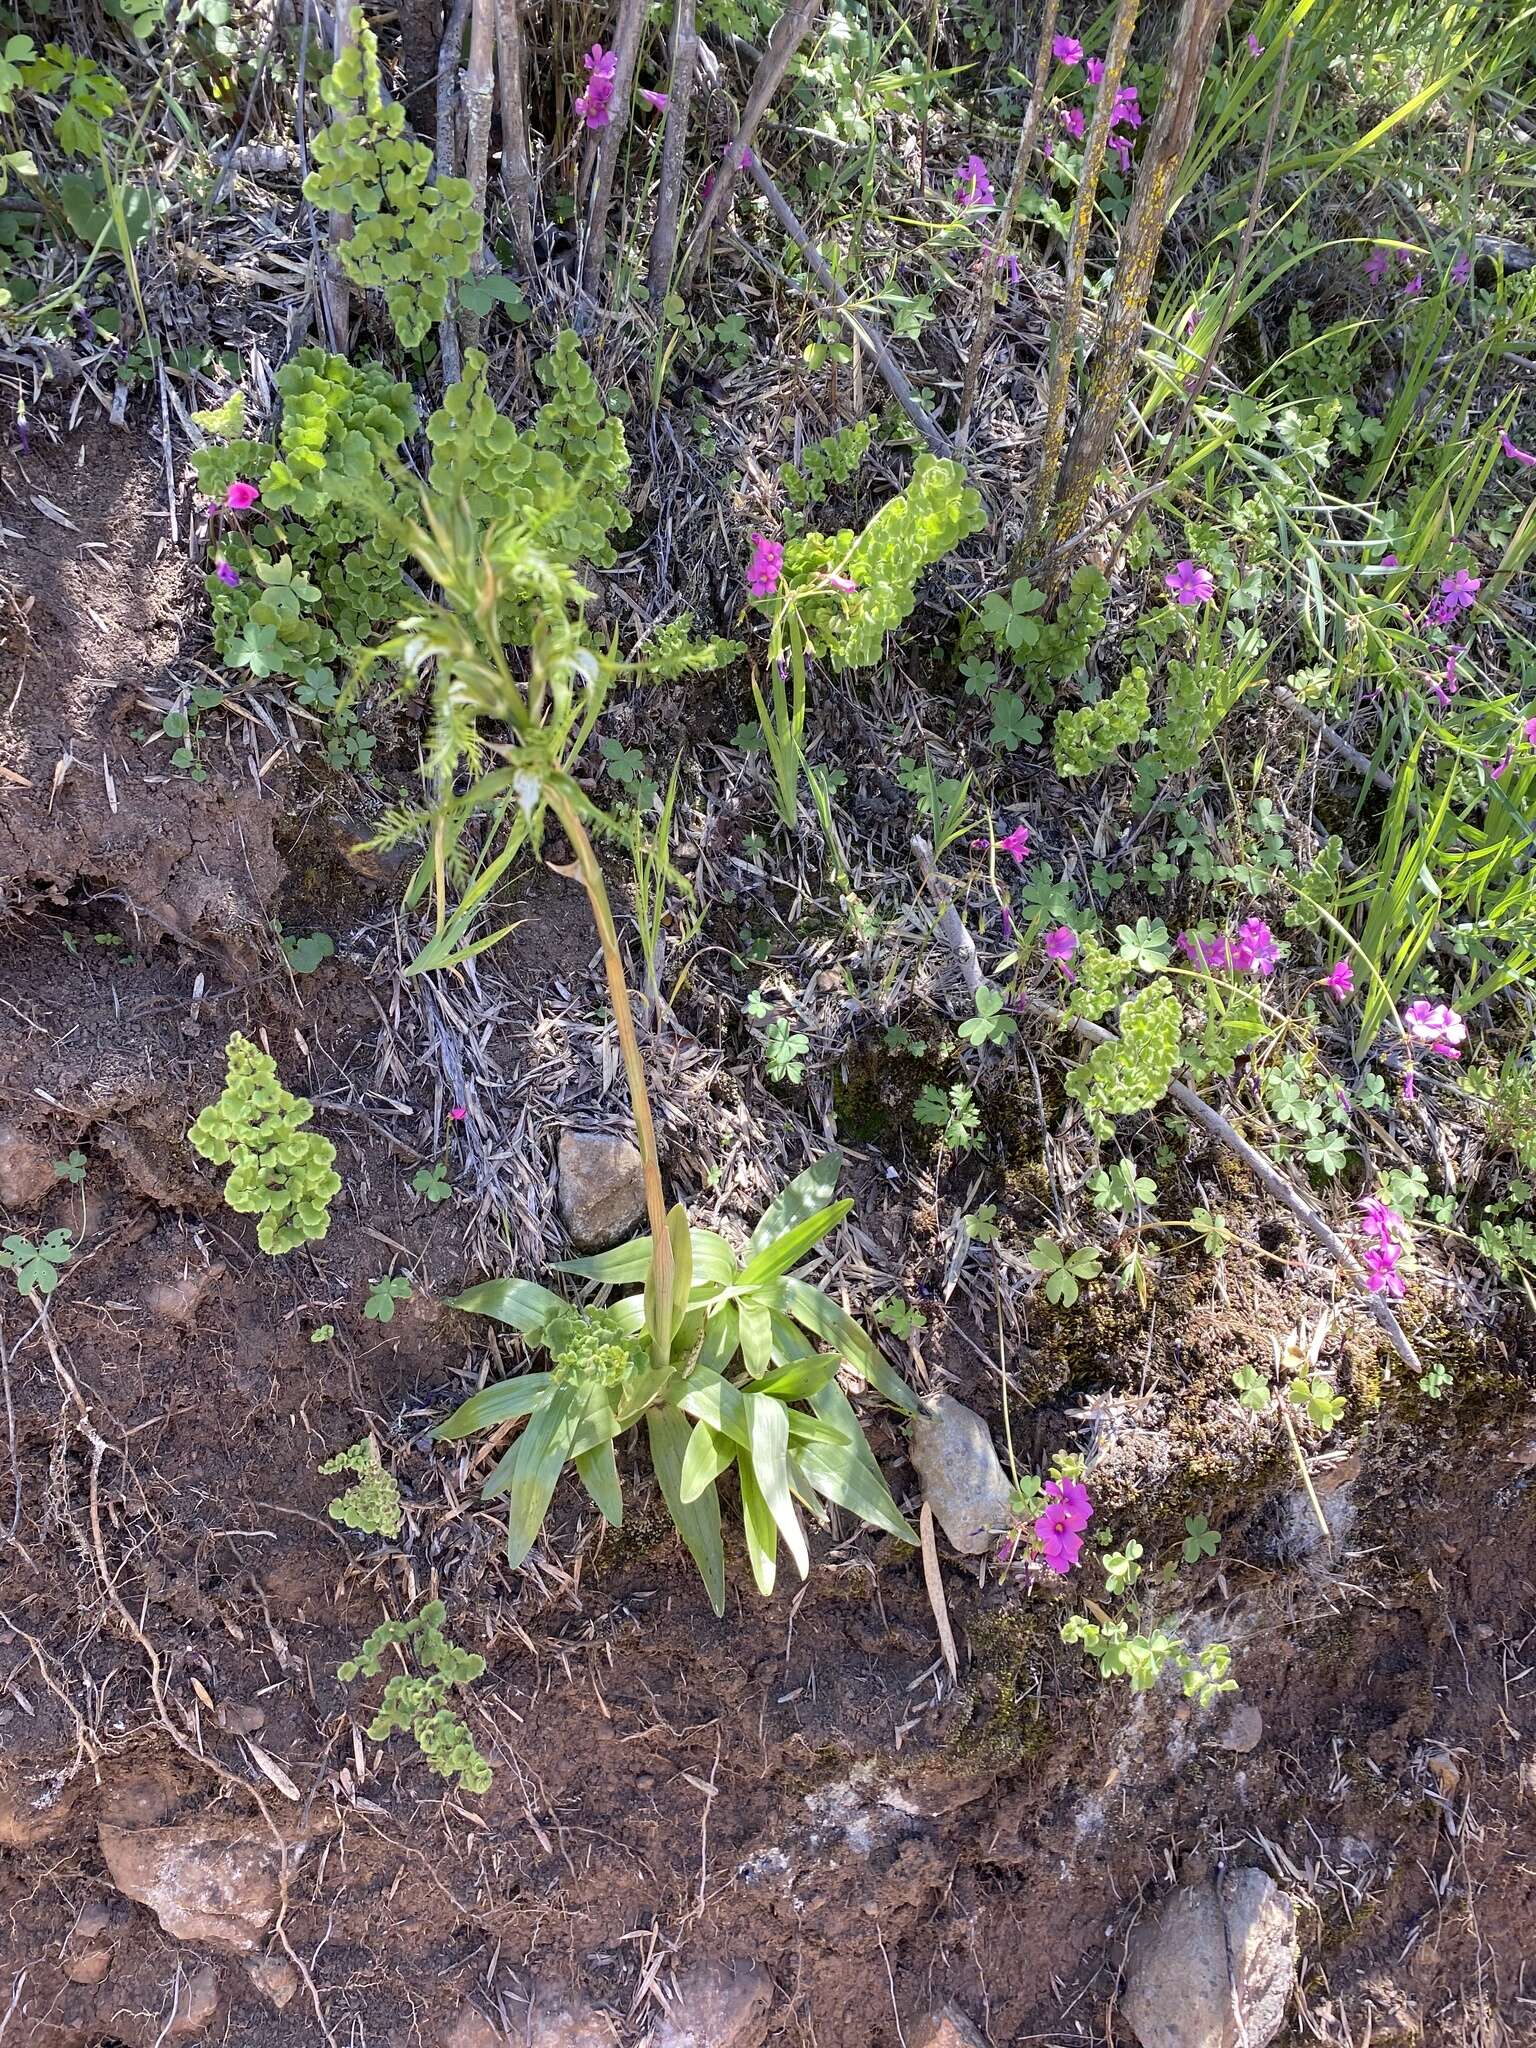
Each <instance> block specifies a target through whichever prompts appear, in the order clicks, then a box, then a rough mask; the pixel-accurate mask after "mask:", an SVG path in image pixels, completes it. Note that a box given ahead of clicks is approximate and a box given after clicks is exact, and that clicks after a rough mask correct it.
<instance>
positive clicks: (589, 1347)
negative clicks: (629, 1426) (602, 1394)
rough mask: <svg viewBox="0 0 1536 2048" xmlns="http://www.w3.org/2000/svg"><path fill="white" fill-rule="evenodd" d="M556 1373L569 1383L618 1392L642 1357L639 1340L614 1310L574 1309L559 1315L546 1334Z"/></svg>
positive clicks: (557, 1376) (546, 1343)
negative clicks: (628, 1330) (625, 1326)
mask: <svg viewBox="0 0 1536 2048" xmlns="http://www.w3.org/2000/svg"><path fill="white" fill-rule="evenodd" d="M544 1343H545V1345H546V1347H547V1349H548V1351H549V1355H550V1357H551V1359H552V1360H553V1370H554V1375H555V1378H556V1379H557V1380H561V1381H563V1382H564V1383H565V1384H566V1385H567V1386H578V1387H594V1386H597V1387H602V1388H604V1389H605V1390H606V1391H607V1392H608V1393H610V1394H613V1393H617V1392H618V1390H619V1388H620V1387H622V1386H623V1384H624V1382H625V1380H626V1379H627V1378H628V1377H629V1375H630V1374H631V1373H632V1372H633V1371H634V1369H635V1367H636V1365H637V1364H638V1363H639V1362H640V1359H641V1355H642V1354H641V1350H640V1346H639V1343H638V1341H637V1340H636V1339H635V1338H634V1337H633V1336H632V1335H630V1334H629V1333H628V1332H627V1331H626V1330H625V1329H624V1327H623V1325H622V1323H621V1321H620V1319H619V1317H618V1316H616V1315H615V1314H614V1312H613V1311H612V1309H602V1308H592V1309H573V1310H572V1311H571V1312H570V1313H569V1314H568V1315H562V1316H557V1317H556V1318H555V1320H554V1321H553V1322H552V1323H551V1324H550V1326H549V1328H548V1330H547V1331H546V1332H545V1335H544Z"/></svg>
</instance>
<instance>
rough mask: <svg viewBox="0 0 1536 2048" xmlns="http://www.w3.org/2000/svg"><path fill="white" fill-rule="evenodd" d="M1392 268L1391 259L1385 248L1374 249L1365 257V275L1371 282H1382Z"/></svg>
mask: <svg viewBox="0 0 1536 2048" xmlns="http://www.w3.org/2000/svg"><path fill="white" fill-rule="evenodd" d="M1390 268H1391V259H1390V257H1389V256H1388V255H1387V252H1386V250H1385V249H1373V250H1372V251H1371V253H1370V255H1369V256H1367V257H1366V259H1365V275H1366V278H1367V279H1368V281H1369V282H1370V283H1371V284H1380V283H1382V281H1383V280H1384V279H1385V277H1386V274H1387V272H1388V270H1389V269H1390Z"/></svg>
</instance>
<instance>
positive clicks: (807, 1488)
mask: <svg viewBox="0 0 1536 2048" xmlns="http://www.w3.org/2000/svg"><path fill="white" fill-rule="evenodd" d="M789 1490H790V1492H791V1493H792V1494H793V1495H794V1496H795V1499H796V1500H797V1501H798V1502H799V1503H800V1505H801V1507H803V1508H804V1509H805V1512H806V1513H807V1514H808V1515H809V1516H810V1517H811V1520H812V1521H813V1522H815V1523H816V1524H817V1525H818V1526H819V1527H820V1528H823V1529H824V1528H826V1526H827V1524H828V1523H829V1522H830V1521H831V1519H832V1518H831V1516H830V1515H829V1514H828V1512H827V1508H826V1503H825V1502H824V1501H823V1500H822V1497H821V1495H820V1494H819V1493H818V1492H817V1491H816V1489H815V1487H814V1486H812V1484H811V1482H810V1480H809V1479H807V1478H806V1476H805V1473H804V1472H803V1471H802V1470H801V1466H800V1460H799V1459H798V1458H797V1457H796V1456H795V1452H794V1438H793V1437H791V1438H790V1452H789Z"/></svg>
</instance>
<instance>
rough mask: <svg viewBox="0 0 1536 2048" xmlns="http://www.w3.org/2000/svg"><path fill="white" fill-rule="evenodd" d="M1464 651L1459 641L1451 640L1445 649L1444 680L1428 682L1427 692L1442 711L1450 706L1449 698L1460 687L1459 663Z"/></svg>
mask: <svg viewBox="0 0 1536 2048" xmlns="http://www.w3.org/2000/svg"><path fill="white" fill-rule="evenodd" d="M1466 651H1467V650H1466V648H1465V646H1464V645H1463V644H1462V642H1461V641H1459V640H1457V641H1453V642H1452V643H1451V645H1450V646H1449V647H1447V648H1446V650H1445V680H1444V681H1443V682H1438V683H1437V682H1435V681H1433V680H1431V682H1430V685H1429V694H1430V695H1431V697H1433V698H1434V700H1435V702H1436V704H1437V705H1438V706H1439V707H1440V709H1441V710H1442V711H1446V710H1448V709H1449V708H1450V702H1451V699H1452V698H1453V697H1454V696H1455V695H1456V692H1457V691H1458V690H1459V689H1460V688H1461V681H1460V674H1459V664H1460V661H1461V657H1462V656H1463V655H1464V654H1465V653H1466Z"/></svg>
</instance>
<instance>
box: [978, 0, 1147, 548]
mask: <svg viewBox="0 0 1536 2048" xmlns="http://www.w3.org/2000/svg"><path fill="white" fill-rule="evenodd" d="M1138 5H1139V0H1119V4H1118V6H1117V7H1116V9H1115V20H1114V26H1113V27H1112V28H1111V29H1110V32H1109V47H1108V49H1107V50H1106V51H1105V53H1104V76H1103V77H1102V78H1101V79H1100V80H1099V89H1098V95H1099V96H1098V98H1097V100H1096V101H1095V102H1094V108H1093V120H1092V121H1091V122H1090V124H1089V127H1088V140H1087V144H1086V146H1085V148H1084V150H1083V168H1082V174H1081V176H1080V177H1079V178H1078V181H1077V200H1076V203H1075V205H1074V207H1073V210H1072V235H1071V239H1070V241H1069V242H1068V244H1067V278H1066V294H1065V297H1064V298H1063V300H1062V307H1061V313H1060V315H1059V317H1058V318H1057V321H1056V327H1055V332H1054V333H1053V334H1052V336H1051V364H1050V370H1049V373H1048V376H1047V380H1046V389H1045V425H1044V428H1043V429H1042V433H1041V441H1040V472H1039V475H1038V476H1037V477H1036V478H1035V489H1034V495H1033V497H1032V498H1031V500H1030V508H1029V525H1028V528H1027V532H1026V539H1025V543H1024V548H1025V550H1027V549H1028V547H1029V546H1030V545H1031V544H1032V543H1033V542H1034V541H1035V540H1037V539H1038V537H1039V535H1040V533H1041V531H1042V529H1043V528H1044V526H1045V520H1046V514H1047V513H1048V512H1049V510H1050V507H1051V503H1052V501H1053V499H1054V498H1055V496H1056V479H1057V477H1058V475H1059V474H1060V472H1061V457H1062V451H1063V450H1064V449H1065V447H1066V445H1067V386H1068V384H1069V382H1070V380H1071V376H1072V358H1073V354H1074V352H1075V350H1076V347H1077V330H1078V327H1079V326H1080V325H1081V323H1082V317H1083V285H1084V281H1085V279H1086V277H1087V272H1088V242H1089V238H1090V236H1091V235H1092V233H1093V215H1094V207H1095V204H1096V202H1097V199H1098V194H1099V177H1100V174H1101V172H1102V171H1103V169H1104V156H1105V152H1106V151H1107V150H1108V148H1109V129H1110V123H1111V121H1112V119H1113V117H1114V111H1115V95H1116V93H1117V92H1118V91H1119V90H1120V80H1121V77H1122V75H1123V73H1124V71H1125V57H1126V52H1127V50H1128V49H1129V48H1130V42H1131V31H1132V30H1133V29H1134V28H1135V26H1136V14H1137V8H1138ZM1023 551H1024V550H1021V552H1023ZM1012 567H1013V565H1012V564H1010V572H1011V570H1012Z"/></svg>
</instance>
